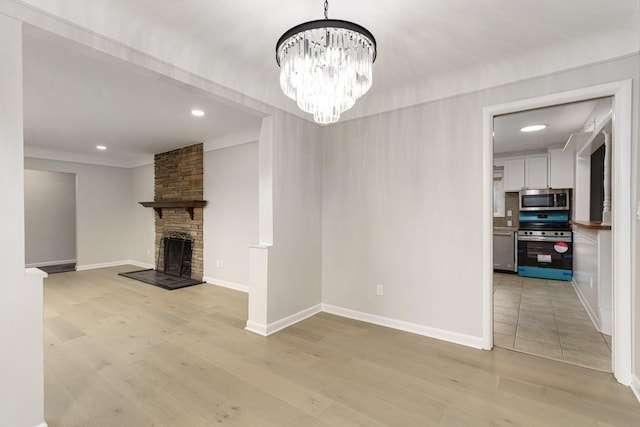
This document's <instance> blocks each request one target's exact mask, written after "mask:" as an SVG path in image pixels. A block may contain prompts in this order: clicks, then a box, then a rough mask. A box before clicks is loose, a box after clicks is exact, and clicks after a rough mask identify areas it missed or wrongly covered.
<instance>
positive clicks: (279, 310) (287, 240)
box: [267, 113, 323, 324]
mask: <svg viewBox="0 0 640 427" xmlns="http://www.w3.org/2000/svg"><path fill="white" fill-rule="evenodd" d="M273 119H274V120H273V132H274V138H273V246H272V247H270V248H269V257H268V289H267V293H268V296H267V299H268V306H267V319H268V322H269V323H270V324H271V323H274V322H277V321H281V320H282V319H284V318H287V317H289V316H294V317H295V315H296V314H299V313H301V312H304V311H305V310H308V309H311V308H313V307H318V306H319V304H320V303H321V302H322V147H321V142H320V141H321V136H322V132H323V130H322V128H320V127H318V126H316V125H313V124H311V123H309V122H307V121H304V120H301V119H299V118H297V117H294V116H291V115H288V114H284V113H282V114H276V115H275V116H274V117H273ZM318 309H319V307H318Z"/></svg>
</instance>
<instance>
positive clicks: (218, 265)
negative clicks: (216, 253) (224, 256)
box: [216, 259, 224, 267]
mask: <svg viewBox="0 0 640 427" xmlns="http://www.w3.org/2000/svg"><path fill="white" fill-rule="evenodd" d="M216 267H224V261H222V260H221V259H217V260H216Z"/></svg>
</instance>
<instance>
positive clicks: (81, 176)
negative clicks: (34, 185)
mask: <svg viewBox="0 0 640 427" xmlns="http://www.w3.org/2000/svg"><path fill="white" fill-rule="evenodd" d="M24 162H25V168H27V169H34V170H43V171H55V172H66V173H75V174H76V176H77V199H76V204H77V213H76V218H77V233H78V236H77V242H78V244H77V259H78V268H79V269H83V268H87V267H92V266H99V265H102V264H110V263H117V262H119V261H123V260H128V259H130V257H131V250H130V244H129V242H130V235H129V230H130V219H131V203H132V189H131V171H130V169H125V168H116V167H108V166H96V165H86V164H82V163H70V162H60V161H55V160H43V159H34V158H25V160H24Z"/></svg>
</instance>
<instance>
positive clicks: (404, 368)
mask: <svg viewBox="0 0 640 427" xmlns="http://www.w3.org/2000/svg"><path fill="white" fill-rule="evenodd" d="M133 269H134V268H132V267H127V266H124V267H117V268H106V269H100V270H92V271H83V272H74V273H61V274H55V275H51V276H49V278H47V279H46V280H45V287H44V289H45V312H44V315H45V337H44V339H45V417H46V420H47V422H48V423H49V426H50V427H79V426H87V427H88V426H91V427H101V426H118V427H124V426H135V427H139V426H172V427H174V426H179V427H192V426H193V427H196V426H213V425H229V426H251V427H255V426H278V427H281V426H346V427H348V426H372V427H375V426H432V425H434V426H435V425H439V426H484V425H487V426H488V425H509V426H513V425H517V426H548V425H556V426H594V427H595V426H609V425H615V426H638V425H640V404H639V403H638V402H637V401H636V400H635V398H634V396H633V394H632V392H631V391H630V389H629V388H627V387H624V386H622V385H620V384H618V383H617V382H616V381H615V380H614V378H613V376H612V375H611V374H607V373H604V372H599V371H595V370H590V369H585V368H581V367H578V366H571V365H567V364H565V363H561V362H556V361H551V360H546V359H541V358H537V357H532V356H529V355H526V354H521V353H517V352H513V351H509V350H504V349H495V350H493V351H490V352H489V351H481V350H474V349H470V348H466V347H462V346H458V345H454V344H449V343H446V342H442V341H438V340H434V339H429V338H425V337H421V336H417V335H413V334H409V333H404V332H400V331H396V330H393V329H388V328H383V327H379V326H374V325H370V324H367V323H362V322H357V321H353V320H349V319H344V318H340V317H337V316H332V315H329V314H324V313H323V314H319V315H316V316H314V317H312V318H310V319H307V320H305V321H303V322H301V323H300V324H298V325H296V326H293V327H290V328H288V329H286V330H284V331H281V332H279V333H277V334H275V335H273V336H270V337H268V338H264V337H260V336H258V335H255V334H252V333H250V332H246V331H245V330H244V329H243V328H244V325H245V322H246V318H247V296H246V295H245V294H243V293H240V292H236V291H232V290H228V289H224V288H220V287H217V286H213V285H199V286H194V287H190V288H184V289H180V290H176V291H165V290H163V289H160V288H156V287H154V286H151V285H147V284H144V283H141V282H136V281H133V280H131V279H126V278H123V277H121V276H118V275H117V274H116V273H118V272H121V271H127V270H133Z"/></svg>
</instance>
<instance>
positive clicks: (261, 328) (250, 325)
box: [244, 320, 267, 337]
mask: <svg viewBox="0 0 640 427" xmlns="http://www.w3.org/2000/svg"><path fill="white" fill-rule="evenodd" d="M244 329H245V330H247V331H249V332H253V333H254V334H258V335H262V336H263V337H266V336H267V325H263V324H261V323H256V322H252V321H251V320H248V321H247V326H245V328H244Z"/></svg>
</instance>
